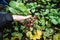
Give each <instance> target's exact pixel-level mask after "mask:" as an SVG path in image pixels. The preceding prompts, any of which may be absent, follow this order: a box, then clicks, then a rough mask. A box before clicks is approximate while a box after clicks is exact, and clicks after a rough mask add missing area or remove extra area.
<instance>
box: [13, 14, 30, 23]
mask: <svg viewBox="0 0 60 40" xmlns="http://www.w3.org/2000/svg"><path fill="white" fill-rule="evenodd" d="M12 17H13V20H14V21H18V22H20V23H22V22H23V21H24V20H25V19H29V18H31V15H28V16H21V15H12Z"/></svg>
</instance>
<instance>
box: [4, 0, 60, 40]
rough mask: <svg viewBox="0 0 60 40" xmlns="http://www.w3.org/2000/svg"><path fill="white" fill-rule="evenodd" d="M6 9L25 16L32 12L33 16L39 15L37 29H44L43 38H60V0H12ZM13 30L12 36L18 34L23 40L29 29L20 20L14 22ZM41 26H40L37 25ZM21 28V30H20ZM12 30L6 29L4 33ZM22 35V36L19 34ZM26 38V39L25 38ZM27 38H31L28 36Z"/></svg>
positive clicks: (57, 39)
mask: <svg viewBox="0 0 60 40" xmlns="http://www.w3.org/2000/svg"><path fill="white" fill-rule="evenodd" d="M6 11H7V12H9V11H10V13H11V14H19V15H23V16H27V15H29V14H30V13H31V14H32V16H34V15H35V16H37V20H36V21H35V23H34V24H35V26H36V27H35V28H34V29H35V30H36V29H38V28H39V29H40V30H42V31H43V36H42V39H41V40H43V39H44V40H50V39H51V40H60V38H59V37H60V36H58V35H60V0H17V1H15V0H14V1H12V0H11V2H10V3H9V6H7V8H6ZM14 23H15V25H14V26H13V28H14V29H13V30H15V31H13V32H11V35H12V36H18V38H20V39H21V40H22V39H23V37H26V36H24V34H26V32H27V31H28V30H26V29H25V26H24V25H23V24H21V25H20V24H18V22H13V24H14ZM37 25H38V26H40V27H37ZM19 30H20V31H19ZM10 31H11V30H9V29H5V30H4V32H5V33H6V34H5V35H4V37H5V36H7V35H8V32H10ZM19 35H21V36H19ZM24 40H26V39H24ZM27 40H29V39H28V38H27Z"/></svg>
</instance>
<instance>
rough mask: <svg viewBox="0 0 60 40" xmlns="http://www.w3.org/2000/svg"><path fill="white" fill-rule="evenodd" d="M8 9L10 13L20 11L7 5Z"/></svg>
mask: <svg viewBox="0 0 60 40" xmlns="http://www.w3.org/2000/svg"><path fill="white" fill-rule="evenodd" d="M9 11H10V12H11V13H13V14H17V13H20V11H18V10H16V9H14V8H12V7H9Z"/></svg>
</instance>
